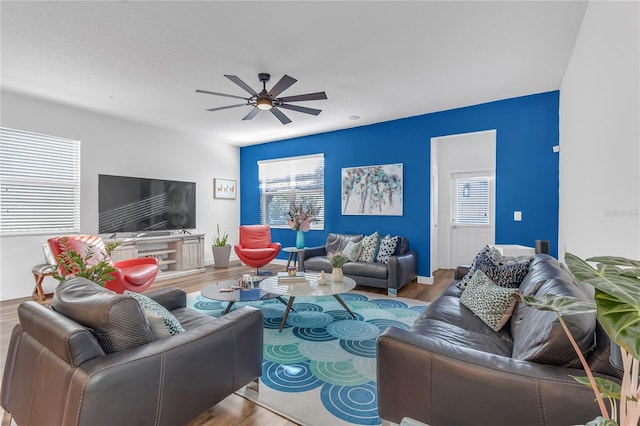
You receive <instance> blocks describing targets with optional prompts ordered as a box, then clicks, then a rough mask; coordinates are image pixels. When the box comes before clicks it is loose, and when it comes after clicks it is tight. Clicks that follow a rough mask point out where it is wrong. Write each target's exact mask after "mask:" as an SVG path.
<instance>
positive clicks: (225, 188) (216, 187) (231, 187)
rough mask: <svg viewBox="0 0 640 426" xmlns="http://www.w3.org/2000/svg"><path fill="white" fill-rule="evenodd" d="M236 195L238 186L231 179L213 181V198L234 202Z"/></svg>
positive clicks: (215, 179)
mask: <svg viewBox="0 0 640 426" xmlns="http://www.w3.org/2000/svg"><path fill="white" fill-rule="evenodd" d="M237 193H238V185H237V183H236V181H235V180H233V179H219V178H214V179H213V198H222V199H227V200H235V199H236V195H237Z"/></svg>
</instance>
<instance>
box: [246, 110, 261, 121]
mask: <svg viewBox="0 0 640 426" xmlns="http://www.w3.org/2000/svg"><path fill="white" fill-rule="evenodd" d="M258 111H260V109H259V108H253V109H252V110H251V111H249V114H247V115H245V116H244V118H243V120H251V119H252V118H253V117H255V116H256V114H257V113H258Z"/></svg>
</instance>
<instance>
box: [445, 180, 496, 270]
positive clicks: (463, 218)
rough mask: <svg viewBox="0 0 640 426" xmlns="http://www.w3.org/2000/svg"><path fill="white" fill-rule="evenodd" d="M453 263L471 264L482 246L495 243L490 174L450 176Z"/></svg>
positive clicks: (452, 265)
mask: <svg viewBox="0 0 640 426" xmlns="http://www.w3.org/2000/svg"><path fill="white" fill-rule="evenodd" d="M450 184H451V197H450V199H451V210H450V217H451V222H450V231H449V232H450V235H451V256H450V259H451V264H450V267H451V268H454V267H456V266H457V265H468V264H469V263H470V262H471V260H473V258H474V256H475V255H476V254H477V253H478V251H480V249H481V248H482V247H484V246H485V245H487V244H490V245H493V243H494V240H495V238H494V235H495V232H494V223H495V221H494V220H493V216H494V214H493V210H494V209H493V204H494V203H493V198H494V195H493V192H494V191H493V186H494V185H493V176H492V174H491V172H489V171H485V172H474V173H468V172H467V173H454V174H452V175H451V181H450Z"/></svg>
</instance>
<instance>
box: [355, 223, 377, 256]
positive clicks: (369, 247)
mask: <svg viewBox="0 0 640 426" xmlns="http://www.w3.org/2000/svg"><path fill="white" fill-rule="evenodd" d="M378 243H379V236H378V231H376V232H374V233H373V234H371V235H367V236H365V237H364V238H362V252H361V253H360V257H359V258H358V260H359V261H361V262H374V261H375V259H376V254H377V252H378Z"/></svg>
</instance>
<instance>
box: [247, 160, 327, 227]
mask: <svg viewBox="0 0 640 426" xmlns="http://www.w3.org/2000/svg"><path fill="white" fill-rule="evenodd" d="M258 179H259V184H260V221H261V223H263V224H268V225H271V226H273V227H281V228H285V227H288V225H287V212H288V211H289V209H290V206H291V202H292V201H293V202H294V203H295V204H296V205H302V206H303V208H305V209H306V207H307V206H309V205H311V206H314V207H316V208H317V209H318V211H319V214H318V217H317V218H316V219H317V221H316V222H313V223H312V224H311V229H324V154H314V155H305V156H301V157H289V158H280V159H277V160H267V161H258Z"/></svg>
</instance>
